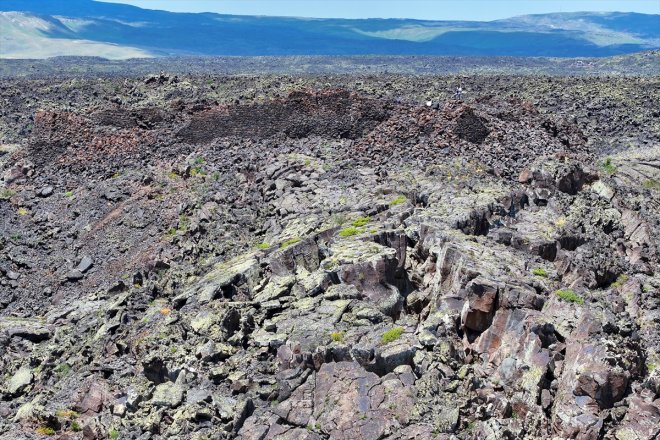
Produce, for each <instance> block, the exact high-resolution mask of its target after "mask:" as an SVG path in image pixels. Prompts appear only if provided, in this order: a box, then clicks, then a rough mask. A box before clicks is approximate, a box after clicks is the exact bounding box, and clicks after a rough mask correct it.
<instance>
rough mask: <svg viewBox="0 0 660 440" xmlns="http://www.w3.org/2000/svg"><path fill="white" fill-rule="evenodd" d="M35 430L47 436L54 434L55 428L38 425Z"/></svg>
mask: <svg viewBox="0 0 660 440" xmlns="http://www.w3.org/2000/svg"><path fill="white" fill-rule="evenodd" d="M35 432H36V433H37V434H41V435H48V436H51V435H55V430H54V429H53V428H51V427H50V426H40V427H38V428H37V429H36V430H35Z"/></svg>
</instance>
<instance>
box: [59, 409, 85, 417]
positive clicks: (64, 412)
mask: <svg viewBox="0 0 660 440" xmlns="http://www.w3.org/2000/svg"><path fill="white" fill-rule="evenodd" d="M55 415H57V417H64V418H67V419H76V418H78V417H79V416H80V414H78V413H77V412H75V411H74V410H72V409H61V410H59V411H57V412H56V413H55Z"/></svg>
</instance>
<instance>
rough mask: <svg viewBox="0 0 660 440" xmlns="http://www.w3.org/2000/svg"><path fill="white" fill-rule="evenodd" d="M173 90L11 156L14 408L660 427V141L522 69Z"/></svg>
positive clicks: (415, 426) (459, 434)
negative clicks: (216, 92)
mask: <svg viewBox="0 0 660 440" xmlns="http://www.w3.org/2000/svg"><path fill="white" fill-rule="evenodd" d="M147 86H148V87H172V88H174V89H175V90H181V89H177V87H183V86H181V83H180V82H179V81H178V80H177V81H171V80H170V79H167V80H165V81H162V82H160V83H157V84H154V83H148V84H147ZM135 87H136V89H135V90H138V89H137V86H135ZM136 93H137V92H136ZM171 95H172V96H171V97H170V99H169V100H168V102H167V105H163V104H162V103H160V104H158V105H147V104H148V103H144V102H143V103H141V104H140V105H127V104H122V103H116V102H115V103H105V104H103V103H97V105H96V106H94V107H90V108H88V111H84V112H83V111H76V110H75V109H73V110H72V109H66V110H65V109H49V110H43V111H39V112H36V113H35V115H34V127H33V130H32V132H31V135H30V137H29V138H28V139H26V141H25V145H24V146H23V147H22V148H19V149H16V150H15V151H14V150H12V152H11V153H8V154H10V156H9V157H8V158H5V159H3V162H2V166H3V169H2V172H3V187H2V189H1V191H2V193H1V194H2V200H0V212H1V213H2V219H3V223H4V225H3V227H4V231H5V233H4V234H3V236H2V238H0V279H1V281H0V367H1V371H2V377H1V378H0V379H1V380H2V382H1V383H0V397H1V400H0V414H1V415H2V418H0V432H2V433H3V435H7V436H8V438H9V437H12V438H38V437H39V436H40V435H43V434H54V435H58V436H59V438H86V439H92V438H99V439H100V438H127V439H148V438H154V439H157V438H180V439H188V438H194V439H203V438H228V439H229V438H240V439H260V440H261V439H355V438H363V439H373V440H378V439H412V438H415V439H427V438H428V439H433V438H436V439H505V438H509V439H543V438H547V439H553V438H562V439H564V438H566V439H600V438H607V439H618V440H626V439H649V440H650V439H653V438H656V437H657V436H658V435H660V428H659V426H660V425H659V424H658V420H660V416H659V414H660V373H659V372H660V370H658V369H657V364H658V362H660V359H659V358H658V356H659V350H660V330H659V327H658V319H660V314H659V312H658V310H660V309H659V308H658V307H659V304H658V301H659V300H660V297H659V296H658V289H660V278H659V276H658V262H659V259H660V249H659V243H660V241H659V240H658V238H659V235H658V232H659V226H660V225H659V221H660V217H659V214H658V206H659V200H660V193H659V192H658V186H657V185H658V182H659V181H660V172H659V170H660V160H659V159H658V158H659V157H660V155H659V154H658V149H657V147H648V146H644V147H643V146H640V147H639V148H631V149H629V150H626V151H621V152H620V153H617V154H613V155H611V157H610V158H608V159H607V160H605V159H604V158H602V157H600V153H599V152H598V151H597V150H596V148H595V147H594V144H593V141H592V140H590V138H589V136H590V132H589V130H588V129H587V128H588V127H584V126H579V125H578V124H576V121H574V120H572V119H571V118H570V115H569V114H548V113H547V112H541V111H539V110H538V109H537V108H536V107H535V106H534V105H533V104H532V103H530V102H528V101H525V100H523V99H519V98H510V97H508V98H507V97H493V96H478V97H475V98H470V99H468V100H467V101H466V102H459V101H452V100H447V101H442V102H435V103H431V105H429V106H427V105H420V104H417V103H413V102H402V101H401V100H396V99H389V98H384V97H377V96H373V95H365V94H361V93H356V92H354V91H349V90H346V89H336V88H326V89H321V90H312V89H305V88H299V89H296V90H295V91H293V92H291V93H290V94H288V95H283V96H279V97H276V98H274V99H260V100H257V99H255V100H252V101H250V102H237V103H216V102H213V101H212V100H210V99H205V100H200V99H185V96H184V97H182V96H180V95H185V93H184V92H180V93H178V94H177V93H173V92H172V93H171Z"/></svg>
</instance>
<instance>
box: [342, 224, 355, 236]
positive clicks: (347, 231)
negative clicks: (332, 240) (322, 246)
mask: <svg viewBox="0 0 660 440" xmlns="http://www.w3.org/2000/svg"><path fill="white" fill-rule="evenodd" d="M359 233H360V230H359V229H358V228H356V227H355V226H349V227H348V228H344V229H342V230H341V231H339V236H340V237H352V236H354V235H357V234H359Z"/></svg>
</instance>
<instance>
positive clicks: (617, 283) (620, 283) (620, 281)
mask: <svg viewBox="0 0 660 440" xmlns="http://www.w3.org/2000/svg"><path fill="white" fill-rule="evenodd" d="M629 278H630V277H629V276H628V275H626V274H625V273H622V274H621V275H619V276H618V277H617V279H616V281H615V282H613V283H612V286H611V287H612V288H614V289H618V288H619V287H621V286H623V285H624V284H625V283H626V281H628V279H629Z"/></svg>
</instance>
